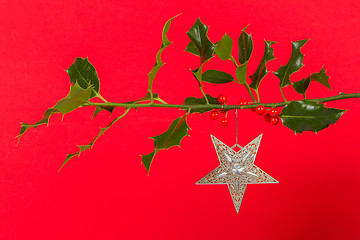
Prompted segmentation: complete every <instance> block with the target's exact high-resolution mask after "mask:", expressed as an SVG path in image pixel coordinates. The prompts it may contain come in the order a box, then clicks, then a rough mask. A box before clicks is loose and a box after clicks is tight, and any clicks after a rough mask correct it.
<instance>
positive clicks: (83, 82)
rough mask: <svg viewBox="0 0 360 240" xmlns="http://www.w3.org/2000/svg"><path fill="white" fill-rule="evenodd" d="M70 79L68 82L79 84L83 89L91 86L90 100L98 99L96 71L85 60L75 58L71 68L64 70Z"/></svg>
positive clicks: (98, 82) (98, 84) (98, 89)
mask: <svg viewBox="0 0 360 240" xmlns="http://www.w3.org/2000/svg"><path fill="white" fill-rule="evenodd" d="M65 71H66V72H67V74H68V75H69V77H70V82H71V83H72V84H73V85H75V84H76V83H78V84H79V86H80V87H82V88H83V89H87V88H88V87H89V86H90V85H93V91H92V92H91V96H90V98H93V97H99V96H100V94H99V91H100V81H99V77H98V75H97V72H96V69H95V67H94V66H93V65H91V63H90V62H89V60H88V59H87V58H79V57H77V58H75V60H74V62H73V63H72V64H71V66H70V67H69V68H68V69H66V70H65Z"/></svg>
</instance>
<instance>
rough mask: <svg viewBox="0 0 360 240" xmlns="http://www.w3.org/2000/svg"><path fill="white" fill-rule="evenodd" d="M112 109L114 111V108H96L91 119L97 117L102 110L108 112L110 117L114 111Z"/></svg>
mask: <svg viewBox="0 0 360 240" xmlns="http://www.w3.org/2000/svg"><path fill="white" fill-rule="evenodd" d="M114 109H115V106H96V108H95V111H94V115H93V118H94V117H96V115H98V114H99V112H101V111H103V110H105V111H108V112H109V113H110V115H111V114H112V112H113V111H114Z"/></svg>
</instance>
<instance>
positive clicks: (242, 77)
mask: <svg viewBox="0 0 360 240" xmlns="http://www.w3.org/2000/svg"><path fill="white" fill-rule="evenodd" d="M247 63H248V62H244V63H243V64H242V65H240V66H239V67H237V68H236V71H235V74H236V78H237V79H238V80H239V83H241V84H247V82H246V74H247Z"/></svg>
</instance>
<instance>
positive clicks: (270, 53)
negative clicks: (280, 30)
mask: <svg viewBox="0 0 360 240" xmlns="http://www.w3.org/2000/svg"><path fill="white" fill-rule="evenodd" d="M274 43H276V42H272V41H265V51H264V55H263V56H262V58H261V61H260V64H259V66H258V67H257V69H256V71H255V72H254V74H253V75H251V76H250V79H251V81H252V82H251V84H250V87H251V88H252V89H255V91H258V89H259V85H260V82H261V80H262V79H263V78H264V77H265V76H266V74H267V73H268V70H267V68H266V63H267V62H268V61H270V60H273V59H275V57H274V49H273V48H272V47H271V45H273V44H274Z"/></svg>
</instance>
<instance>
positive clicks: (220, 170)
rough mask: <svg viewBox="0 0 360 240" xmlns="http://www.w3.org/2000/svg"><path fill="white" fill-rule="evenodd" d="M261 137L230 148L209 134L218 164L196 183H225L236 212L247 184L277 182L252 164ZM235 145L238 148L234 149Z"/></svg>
mask: <svg viewBox="0 0 360 240" xmlns="http://www.w3.org/2000/svg"><path fill="white" fill-rule="evenodd" d="M261 137H262V134H260V135H259V136H258V137H257V138H255V139H254V140H252V141H251V142H250V143H249V144H248V145H246V146H245V147H243V148H242V147H241V146H239V145H238V144H235V145H234V146H233V147H231V148H230V147H228V146H227V145H226V144H224V143H223V142H221V141H220V140H219V139H217V138H216V137H214V136H212V135H211V139H212V141H213V143H214V147H215V150H216V153H217V156H218V158H219V161H220V165H219V166H218V167H217V168H215V169H214V170H213V171H212V172H210V173H209V174H208V175H206V176H205V177H203V178H202V179H200V180H199V181H198V182H197V183H196V184H227V185H228V188H229V191H230V194H231V197H232V199H233V202H234V206H235V209H236V212H237V213H239V209H240V205H241V202H242V199H243V197H244V193H245V190H246V186H247V185H248V184H260V183H279V182H278V181H277V180H276V179H274V178H273V177H271V176H270V175H269V174H267V173H266V172H264V171H263V170H261V169H260V168H259V167H257V166H255V165H254V161H255V157H256V154H257V151H258V149H259V145H260V141H261ZM235 147H238V148H239V150H238V151H235Z"/></svg>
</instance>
